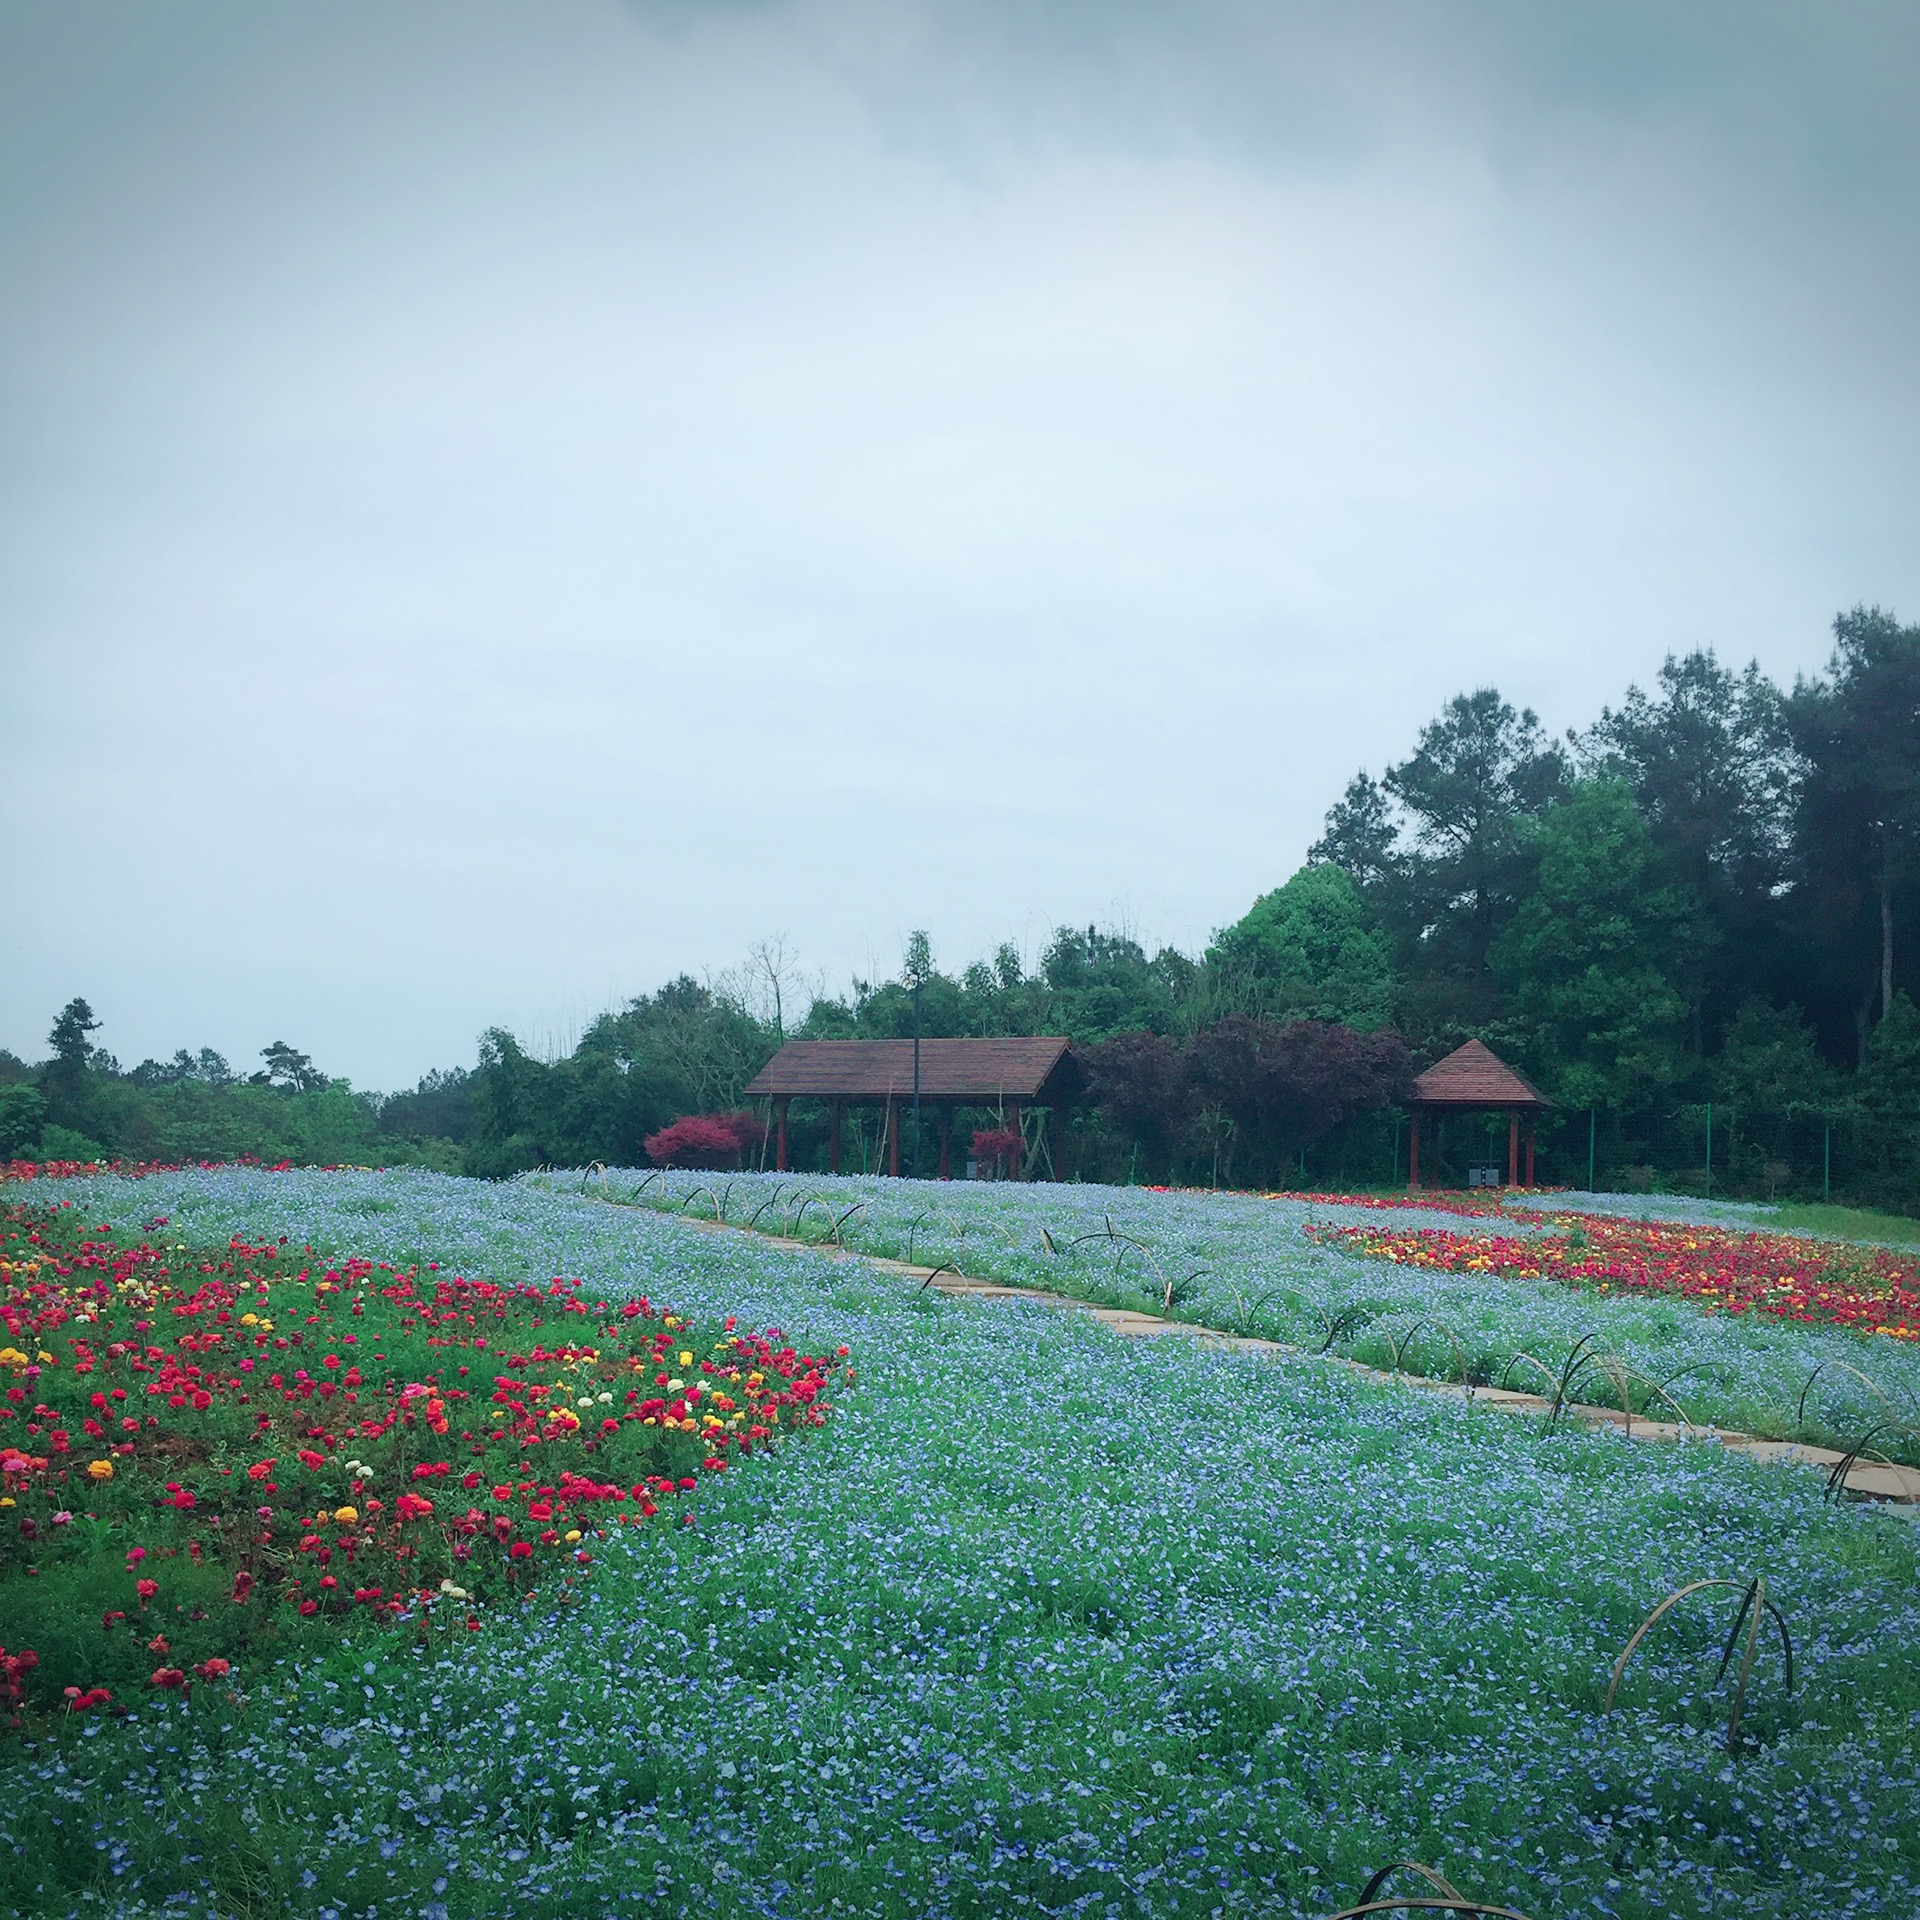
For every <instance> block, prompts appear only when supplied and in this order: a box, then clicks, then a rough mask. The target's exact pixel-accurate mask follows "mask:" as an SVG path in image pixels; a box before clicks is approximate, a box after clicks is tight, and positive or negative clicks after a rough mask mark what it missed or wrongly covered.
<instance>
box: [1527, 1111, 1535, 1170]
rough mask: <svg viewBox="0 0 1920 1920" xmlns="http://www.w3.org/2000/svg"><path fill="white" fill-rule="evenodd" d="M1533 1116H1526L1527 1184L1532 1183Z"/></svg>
mask: <svg viewBox="0 0 1920 1920" xmlns="http://www.w3.org/2000/svg"><path fill="white" fill-rule="evenodd" d="M1533 1127H1534V1122H1533V1116H1532V1115H1531V1114H1529V1115H1528V1116H1527V1185H1528V1186H1532V1185H1533Z"/></svg>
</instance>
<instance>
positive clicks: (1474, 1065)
mask: <svg viewBox="0 0 1920 1920" xmlns="http://www.w3.org/2000/svg"><path fill="white" fill-rule="evenodd" d="M1552 1105H1553V1102H1552V1101H1551V1100H1549V1099H1548V1098H1547V1096H1546V1095H1545V1094H1544V1093H1542V1092H1541V1091H1540V1089H1539V1088H1538V1087H1536V1086H1534V1085H1533V1084H1532V1083H1531V1082H1530V1081H1528V1080H1527V1079H1525V1078H1524V1077H1523V1076H1522V1075H1520V1074H1518V1073H1516V1072H1514V1070H1513V1069H1512V1068H1511V1067H1510V1066H1508V1065H1507V1063H1506V1062H1505V1061H1504V1060H1502V1059H1501V1058H1500V1056H1499V1055H1498V1054H1497V1053H1495V1052H1494V1051H1493V1049H1492V1048H1491V1047H1488V1046H1486V1045H1485V1044H1484V1043H1482V1042H1481V1041H1478V1040H1469V1041H1468V1042H1467V1043H1466V1045H1465V1046H1463V1047H1455V1048H1454V1050H1453V1051H1452V1052H1451V1053H1450V1054H1448V1055H1447V1057H1446V1058H1445V1059H1444V1060H1438V1061H1436V1062H1435V1063H1434V1064H1433V1065H1432V1066H1430V1067H1429V1068H1428V1069H1427V1070H1426V1072H1425V1073H1423V1074H1420V1075H1418V1076H1417V1077H1416V1078H1415V1080H1414V1083H1413V1098H1412V1099H1411V1100H1409V1101H1408V1102H1407V1106H1408V1107H1409V1109H1410V1110H1411V1112H1410V1118H1411V1121H1412V1128H1411V1131H1410V1132H1409V1134H1408V1137H1407V1186H1408V1188H1409V1189H1410V1190H1411V1189H1412V1188H1414V1187H1417V1186H1418V1185H1419V1184H1420V1119H1421V1116H1422V1115H1423V1114H1427V1113H1430V1114H1432V1115H1433V1116H1434V1120H1435V1124H1436V1128H1437V1125H1438V1122H1439V1121H1440V1120H1441V1119H1443V1118H1444V1117H1445V1116H1446V1115H1447V1114H1449V1113H1460V1112H1467V1111H1485V1110H1487V1109H1489V1108H1491V1109H1494V1110H1496V1111H1504V1112H1505V1113H1506V1116H1507V1185H1508V1186H1510V1187H1517V1186H1519V1185H1520V1184H1521V1180H1520V1139H1521V1133H1520V1120H1521V1116H1522V1115H1523V1114H1524V1115H1525V1116H1526V1171H1527V1178H1526V1185H1528V1186H1532V1185H1533V1129H1534V1122H1535V1120H1536V1118H1537V1117H1538V1115H1540V1114H1541V1113H1543V1112H1544V1111H1545V1110H1546V1109H1547V1108H1548V1107H1550V1106H1552Z"/></svg>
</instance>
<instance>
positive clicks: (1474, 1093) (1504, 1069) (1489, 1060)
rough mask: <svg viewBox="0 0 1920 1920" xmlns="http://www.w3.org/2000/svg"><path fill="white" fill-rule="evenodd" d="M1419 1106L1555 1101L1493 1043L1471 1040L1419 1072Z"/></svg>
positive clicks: (1415, 1099)
mask: <svg viewBox="0 0 1920 1920" xmlns="http://www.w3.org/2000/svg"><path fill="white" fill-rule="evenodd" d="M1411 1104H1413V1105H1414V1106H1417V1107H1550V1106H1552V1105H1553V1102H1552V1101H1551V1100H1549V1099H1548V1098H1547V1096H1546V1095H1545V1094H1544V1093H1542V1092H1541V1091H1540V1089H1539V1088H1538V1087H1536V1086H1534V1085H1533V1084H1532V1083H1531V1082H1530V1081H1529V1080H1527V1079H1526V1078H1525V1077H1524V1076H1522V1075H1520V1074H1518V1073H1516V1072H1514V1070H1513V1069H1512V1068H1511V1067H1510V1066H1508V1065H1507V1063H1506V1062H1505V1061H1504V1060H1502V1059H1501V1058H1500V1056H1499V1055H1498V1054H1497V1053H1495V1052H1494V1051H1493V1049H1492V1048H1491V1047H1488V1046H1486V1045H1485V1044H1484V1043H1482V1042H1481V1041H1478V1040H1469V1041H1468V1042H1467V1043H1466V1045H1465V1046H1463V1047H1455V1048H1454V1050H1453V1051H1452V1052H1451V1053H1450V1054H1448V1055H1447V1057H1446V1058H1445V1059H1444V1060H1437V1061H1435V1062H1434V1064H1433V1065H1432V1066H1430V1067H1429V1068H1428V1069H1427V1070H1426V1072H1425V1073H1423V1074H1420V1075H1418V1076H1416V1078H1415V1080H1414V1083H1413V1100H1412V1103H1411Z"/></svg>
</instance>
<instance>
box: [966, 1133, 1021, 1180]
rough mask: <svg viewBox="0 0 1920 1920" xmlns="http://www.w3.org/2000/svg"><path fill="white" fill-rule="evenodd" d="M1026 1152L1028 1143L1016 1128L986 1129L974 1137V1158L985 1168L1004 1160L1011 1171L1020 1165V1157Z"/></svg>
mask: <svg viewBox="0 0 1920 1920" xmlns="http://www.w3.org/2000/svg"><path fill="white" fill-rule="evenodd" d="M1025 1151H1026V1142H1025V1141H1024V1140H1022V1139H1021V1138H1020V1134H1019V1130H1018V1129H1017V1128H1014V1127H984V1128H982V1129H981V1131H980V1132H978V1133H976V1134H975V1135H974V1136H973V1157H974V1158H975V1159H976V1160H977V1161H979V1163H980V1164H981V1165H982V1166H983V1167H990V1166H992V1165H993V1163H994V1162H995V1161H996V1160H1004V1161H1005V1162H1006V1163H1007V1167H1008V1169H1009V1171H1011V1170H1012V1169H1013V1168H1014V1167H1016V1166H1017V1165H1018V1164H1019V1161H1020V1156H1021V1155H1022V1154H1023V1153H1025Z"/></svg>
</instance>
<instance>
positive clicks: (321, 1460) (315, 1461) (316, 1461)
mask: <svg viewBox="0 0 1920 1920" xmlns="http://www.w3.org/2000/svg"><path fill="white" fill-rule="evenodd" d="M300 1464H301V1465H302V1466H303V1467H305V1468H307V1469H308V1470H309V1471H310V1472H318V1471H319V1469H320V1468H322V1467H324V1466H325V1465H326V1464H327V1459H326V1455H325V1454H321V1453H315V1452H314V1450H313V1449H312V1448H311V1447H302V1448H301V1449H300Z"/></svg>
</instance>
